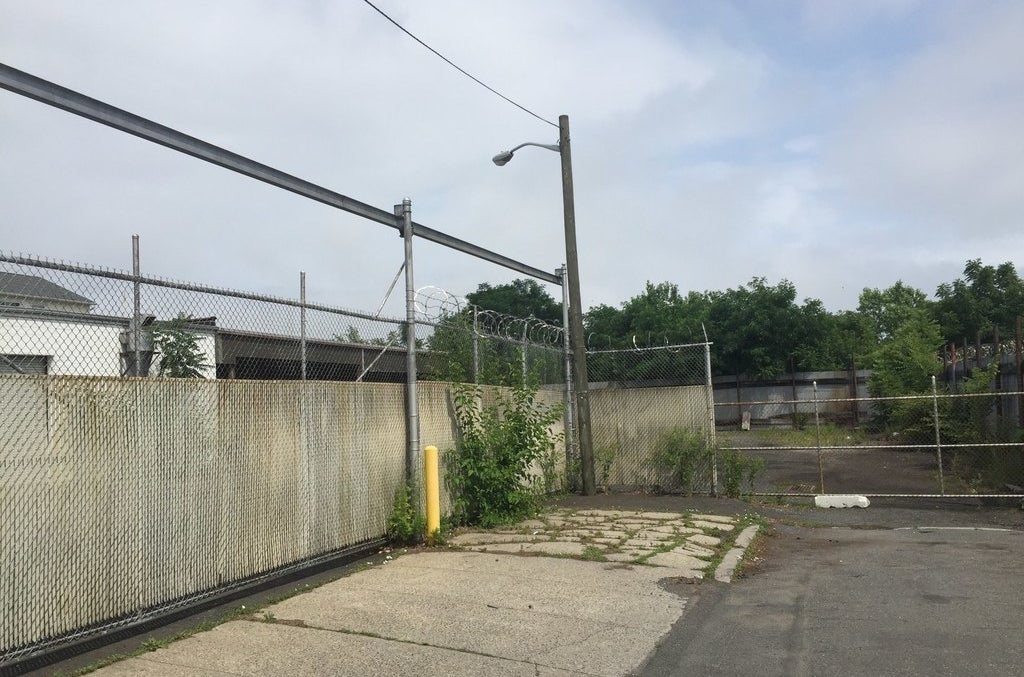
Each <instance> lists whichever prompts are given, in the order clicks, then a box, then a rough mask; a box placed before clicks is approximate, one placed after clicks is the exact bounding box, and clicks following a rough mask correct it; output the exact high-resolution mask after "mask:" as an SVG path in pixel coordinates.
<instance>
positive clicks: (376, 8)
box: [363, 0, 558, 129]
mask: <svg viewBox="0 0 1024 677" xmlns="http://www.w3.org/2000/svg"><path fill="white" fill-rule="evenodd" d="M363 2H365V3H366V4H367V5H369V6H370V7H372V8H373V9H374V10H376V11H377V13H378V14H380V15H381V16H382V17H384V18H385V19H387V20H388V21H390V22H391V23H393V24H394V25H395V26H396V27H397V28H398V30H400V31H402V32H403V33H405V34H406V35H408V36H409V37H410V38H412V39H413V40H415V41H416V42H418V43H420V44H421V45H423V46H424V47H426V48H427V49H429V50H430V51H431V52H433V53H434V54H435V55H436V56H437V57H439V58H440V59H441V60H443V61H444V62H445V63H446V64H448V65H449V66H451V67H452V68H454V69H455V70H457V71H459V72H460V73H462V74H463V75H465V76H466V77H467V78H469V79H470V80H472V81H473V82H475V83H476V84H478V85H480V86H481V87H483V88H484V89H486V90H487V91H489V92H491V93H493V94H496V95H498V96H500V97H501V98H502V99H504V100H505V101H508V102H509V103H510V104H512V105H513V106H515V107H516V108H518V109H519V110H521V111H523V112H525V113H529V114H530V115H532V116H533V117H535V118H537V119H538V120H540V121H541V122H546V123H548V124H549V125H551V126H552V127H555V128H556V129H557V128H558V125H557V124H556V123H554V122H552V121H551V120H548V119H546V118H543V117H541V116H540V115H537V114H536V113H534V112H533V111H532V110H530V109H529V108H527V107H526V106H523V105H522V104H519V103H516V102H515V101H513V100H512V99H510V98H508V97H507V96H505V95H504V94H502V93H501V92H499V91H498V90H496V89H494V88H493V87H491V86H489V85H487V84H486V83H484V82H481V81H480V79H479V78H476V77H474V76H473V75H471V74H469V73H467V72H466V71H465V70H464V69H462V68H460V67H459V66H458V65H456V64H455V63H454V62H453V61H452V60H451V59H449V58H448V57H446V56H445V55H444V54H441V53H440V52H439V51H437V50H436V49H434V48H433V47H431V46H430V45H428V44H427V43H425V42H423V41H422V40H420V39H419V38H417V37H416V36H415V35H413V34H412V33H410V32H409V31H408V30H406V28H405V27H404V26H402V24H400V23H398V22H397V21H395V20H394V19H392V18H391V17H390V16H388V15H387V14H386V13H385V12H384V11H383V10H382V9H381V8H380V7H378V6H377V5H375V4H373V3H372V2H370V0H363Z"/></svg>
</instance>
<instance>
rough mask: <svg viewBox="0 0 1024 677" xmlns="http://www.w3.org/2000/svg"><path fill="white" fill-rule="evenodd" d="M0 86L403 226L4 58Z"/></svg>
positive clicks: (488, 255) (458, 245) (544, 275)
mask: <svg viewBox="0 0 1024 677" xmlns="http://www.w3.org/2000/svg"><path fill="white" fill-rule="evenodd" d="M0 88H2V89H6V90H8V91H11V92H14V93H15V94H20V95H22V96H25V97H28V98H30V99H35V100H36V101H39V102H41V103H45V104H47V105H49V106H53V107H54V108H59V109H61V110H64V111H67V112H68V113H73V114H75V115H79V116H81V117H83V118H86V119H88V120H92V121H93V122H98V123H100V124H103V125H107V126H108V127H113V128H114V129H117V130H119V131H122V132H126V133H128V134H131V135H133V136H137V137H139V138H141V139H145V140H146V141H151V142H153V143H156V144H159V145H161V146H165V147H167V148H170V149H171V150H176V151H178V152H180V153H184V154H186V155H191V156H192V157H195V158H198V159H200V160H205V161H206V162H209V163H211V164H215V165H217V166H219V167H223V168H225V169H230V170H231V171H233V172H238V173H239V174H242V175H244V176H248V177H250V178H253V179H256V180H258V181H263V182H264V183H268V184H270V185H272V186H276V187H277V188H283V189H284V190H287V191H290V192H292V193H295V194H297V195H301V196H302V197H306V198H309V199H311V200H316V201H317V202H321V203H323V204H325V205H328V206H330V207H334V208H336V209H340V210H342V211H346V212H349V213H350V214H355V215H356V216H361V217H363V218H364V219H369V220H370V221H375V222H376V223H380V224H383V225H385V226H388V227H390V228H394V229H395V230H397V231H399V233H400V234H401V232H402V226H401V225H400V223H399V221H398V220H396V217H395V215H394V213H393V212H391V211H387V210H384V209H379V208H377V207H373V206H371V205H368V204H366V203H364V202H360V201H359V200H355V199H353V198H350V197H347V196H345V195H342V194H341V193H338V192H336V191H333V190H330V189H328V188H324V187H322V186H318V185H317V184H315V183H312V182H310V181H306V180H305V179H300V178H298V177H296V176H292V175H291V174H286V173H285V172H282V171H280V170H278V169H274V168H273V167H270V166H268V165H265V164H262V163H260V162H256V161H255V160H251V159H249V158H247V157H244V156H242V155H239V154H238V153H233V152H231V151H229V150H226V149H224V148H221V147H219V146H215V145H213V144H212V143H208V142H206V141H203V140H202V139H197V138H196V137H194V136H189V135H188V134H185V133H183V132H179V131H177V130H175V129H171V128H170V127H166V126H164V125H161V124H159V123H156V122H153V121H152V120H147V119H146V118H144V117H141V116H139V115H135V114H134V113H129V112H128V111H126V110H122V109H120V108H116V107H114V106H111V105H110V104H107V103H104V102H102V101H99V100H98V99H93V98H91V97H88V96H85V95H84V94H80V93H78V92H76V91H74V90H71V89H68V88H66V87H62V86H60V85H58V84H56V83H53V82H50V81H48V80H44V79H42V78H39V77H36V76H34V75H31V74H30V73H26V72H24V71H20V70H18V69H16V68H12V67H10V66H8V65H6V64H3V63H0ZM413 234H414V235H415V236H417V237H422V238H423V239H424V240H429V241H431V242H434V243H437V244H440V245H442V246H445V247H449V248H450V249H455V250H457V251H460V252H463V253H465V254H469V255H470V256H475V257H477V258H479V259H483V260H485V261H490V262H491V263H495V264H497V265H499V266H503V267H505V268H509V269H511V270H514V271H516V272H519V273H523V274H524V275H529V276H531V277H535V278H537V279H540V280H544V281H545V282H550V283H551V284H557V285H560V284H562V278H561V276H559V275H556V274H554V273H549V272H547V271H545V270H541V269H539V268H535V267H533V266H530V265H527V264H525V263H522V262H520V261H516V260H515V259H512V258H509V257H507V256H504V255H502V254H498V253H497V252H492V251H490V250H488V249H484V248H483V247H480V246H478V245H475V244H473V243H471V242H466V241H465V240H460V239H459V238H457V237H453V236H451V235H447V234H445V233H442V232H440V231H438V230H435V229H433V228H430V227H429V226H425V225H423V224H421V223H415V222H414V223H413Z"/></svg>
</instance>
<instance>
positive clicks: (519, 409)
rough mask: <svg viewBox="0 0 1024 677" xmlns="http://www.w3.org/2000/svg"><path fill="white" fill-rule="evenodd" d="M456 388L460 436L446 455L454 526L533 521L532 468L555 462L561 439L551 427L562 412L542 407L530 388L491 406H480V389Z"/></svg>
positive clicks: (508, 394)
mask: <svg viewBox="0 0 1024 677" xmlns="http://www.w3.org/2000/svg"><path fill="white" fill-rule="evenodd" d="M453 387H454V390H455V415H456V419H457V420H458V424H459V433H460V436H461V439H459V441H458V442H457V444H456V446H455V448H454V449H449V450H448V451H446V452H445V468H446V479H447V482H448V488H449V491H450V494H451V497H452V511H453V521H454V522H455V523H457V524H474V525H480V526H484V527H490V526H494V525H497V524H505V523H508V522H511V521H515V520H518V519H521V518H523V517H525V516H527V515H529V514H530V513H532V512H533V511H535V510H536V508H537V507H538V505H539V501H538V496H537V490H536V489H537V488H536V487H535V484H534V482H533V478H532V477H531V475H530V466H531V464H533V463H534V461H539V460H541V459H545V458H550V457H551V454H552V453H553V451H554V448H555V443H556V442H557V441H558V439H559V438H560V437H561V435H556V434H554V433H552V432H551V425H552V424H554V423H556V422H557V421H559V420H560V419H561V416H562V411H561V407H560V406H554V407H547V406H544V405H542V404H540V403H538V402H537V400H536V394H537V391H536V389H535V388H532V387H528V386H515V387H512V388H510V389H508V390H507V391H499V393H498V396H497V402H496V403H495V404H493V405H488V406H482V405H481V403H480V402H481V399H482V395H483V392H482V390H481V388H480V387H479V386H472V385H462V384H455V385H454V386H453ZM549 463H550V462H549ZM541 488H542V489H543V488H544V487H541Z"/></svg>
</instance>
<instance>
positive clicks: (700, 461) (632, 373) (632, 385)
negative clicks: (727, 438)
mask: <svg viewBox="0 0 1024 677" xmlns="http://www.w3.org/2000/svg"><path fill="white" fill-rule="evenodd" d="M708 347H709V346H708V344H704V343H700V344H692V345H680V346H665V347H659V348H647V349H633V350H607V351H591V352H588V353H587V369H588V373H589V375H590V416H591V426H592V436H593V448H594V466H595V476H596V481H597V484H598V485H599V486H603V487H605V488H608V489H611V490H632V489H643V490H661V491H671V492H684V493H695V492H703V493H714V492H715V491H716V483H717V478H716V459H715V455H714V450H715V420H714V407H713V400H712V397H711V381H710V376H709V366H710V364H709V354H708Z"/></svg>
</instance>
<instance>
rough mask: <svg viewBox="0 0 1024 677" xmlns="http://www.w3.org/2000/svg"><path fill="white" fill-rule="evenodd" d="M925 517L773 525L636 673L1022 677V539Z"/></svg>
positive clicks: (702, 594) (647, 676) (697, 599)
mask: <svg viewBox="0 0 1024 677" xmlns="http://www.w3.org/2000/svg"><path fill="white" fill-rule="evenodd" d="M868 510H870V508H869V509H868ZM949 516H950V515H948V514H947V517H949ZM865 517H869V515H862V516H861V518H862V519H863V518H865ZM927 517H929V522H930V523H931V524H932V526H925V527H896V528H884V529H878V528H867V529H865V528H850V527H807V526H787V525H785V524H781V525H779V526H777V527H776V533H775V535H774V537H772V538H770V539H767V540H766V541H765V543H764V545H763V549H762V550H760V551H759V552H758V553H757V557H758V560H757V562H755V563H754V564H753V567H752V569H753V571H752V572H749V575H748V576H747V577H745V578H743V579H740V580H737V581H735V582H734V583H733V584H732V585H729V586H709V587H705V586H701V587H700V589H699V591H698V592H697V594H696V595H694V596H693V598H692V600H691V604H690V605H689V607H688V611H687V613H686V615H685V616H684V617H683V618H682V619H680V621H678V622H677V623H676V624H675V625H674V626H673V629H672V631H671V632H670V633H669V635H668V636H667V637H665V638H664V639H663V640H662V641H661V643H660V646H659V648H658V650H657V651H656V652H655V654H654V655H653V656H652V657H651V658H650V659H649V661H648V662H647V663H646V664H645V666H644V667H643V668H642V669H640V670H638V671H637V672H636V674H638V675H641V676H643V677H655V676H668V675H671V676H682V675H730V676H732V675H758V676H768V677H770V676H774V675H778V676H786V677H804V676H816V675H821V676H825V675H830V676H831V675H844V676H848V677H856V676H859V675H865V676H867V675H872V676H876V675H930V676H931V675H1012V674H1021V671H1022V666H1024V643H1022V642H1021V639H1020V637H1021V627H1022V626H1024V576H1021V569H1020V567H1021V562H1024V532H1021V531H1017V530H1008V529H1005V528H1001V527H991V526H984V525H982V526H980V527H979V528H974V527H970V526H966V525H964V524H962V523H963V522H965V521H970V520H965V518H964V515H962V514H959V515H956V516H954V517H953V519H950V520H947V521H949V522H959V523H961V524H959V525H958V526H952V527H951V526H941V525H940V524H939V523H940V522H942V521H943V520H942V519H941V517H942V515H936V514H930V515H927ZM985 517H989V516H988V515H986V516H985ZM981 521H982V522H984V521H985V520H984V519H983V520H981Z"/></svg>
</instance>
